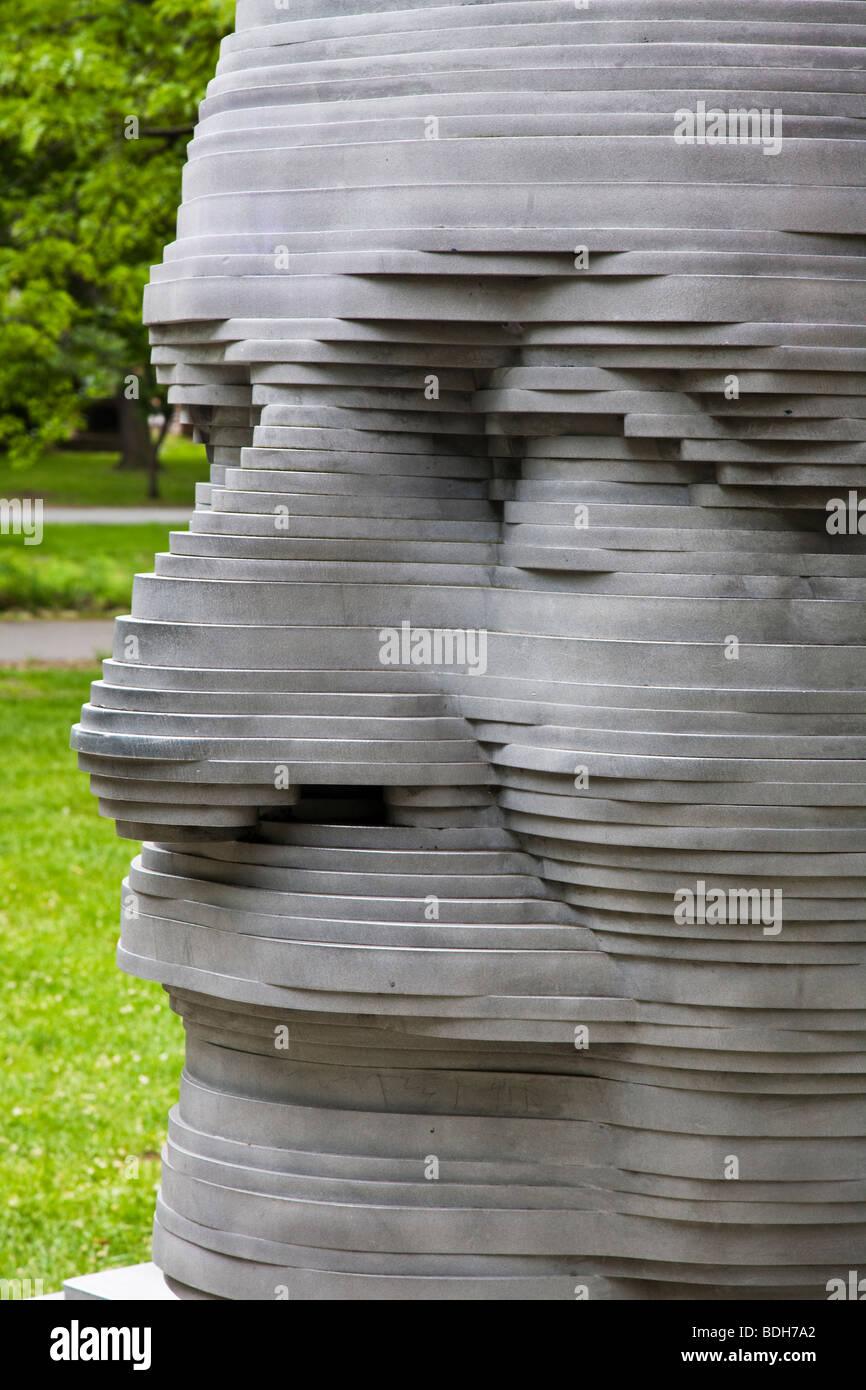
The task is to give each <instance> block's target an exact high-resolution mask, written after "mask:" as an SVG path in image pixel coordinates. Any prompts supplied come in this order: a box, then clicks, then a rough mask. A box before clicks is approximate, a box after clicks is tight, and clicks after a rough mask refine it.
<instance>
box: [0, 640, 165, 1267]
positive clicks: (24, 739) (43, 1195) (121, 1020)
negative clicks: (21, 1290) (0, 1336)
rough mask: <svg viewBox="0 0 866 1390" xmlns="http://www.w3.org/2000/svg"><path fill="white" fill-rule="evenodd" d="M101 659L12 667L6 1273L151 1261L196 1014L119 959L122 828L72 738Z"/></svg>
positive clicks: (7, 675) (7, 679)
mask: <svg viewBox="0 0 866 1390" xmlns="http://www.w3.org/2000/svg"><path fill="white" fill-rule="evenodd" d="M98 674H99V672H98V670H95V669H91V668H89V667H88V668H87V669H82V668H78V669H76V668H68V667H67V668H63V669H58V670H44V669H36V668H32V667H29V668H23V669H18V670H4V671H0V746H2V748H3V758H4V774H5V775H4V784H5V786H4V803H5V804H4V808H3V815H2V819H0V909H2V910H0V943H2V945H0V990H2V997H3V1006H4V1007H3V1044H2V1048H3V1101H4V1103H3V1107H2V1113H0V1278H3V1279H13V1278H21V1279H25V1278H29V1279H31V1280H35V1279H41V1280H43V1283H44V1292H45V1293H49V1292H52V1291H54V1290H56V1289H58V1288H59V1287H60V1283H61V1281H62V1279H63V1278H65V1277H69V1276H70V1275H73V1274H83V1273H87V1272H89V1271H92V1270H96V1269H104V1268H108V1267H110V1266H119V1265H126V1264H135V1263H138V1262H139V1261H141V1260H146V1259H149V1258H150V1255H149V1249H150V1245H149V1242H150V1226H151V1220H152V1215H153V1205H154V1193H155V1189H156V1185H157V1180H158V1170H159V1162H158V1157H157V1155H158V1153H159V1150H160V1148H161V1145H162V1142H163V1139H164V1134H165V1124H166V1114H167V1111H168V1108H169V1106H170V1105H171V1104H172V1103H173V1102H174V1101H175V1100H176V1099H177V1087H178V1078H179V1075H180V1067H181V1062H182V1053H183V1049H182V1027H181V1024H180V1020H179V1019H177V1018H176V1017H175V1016H174V1015H173V1014H172V1013H171V1012H170V1010H169V1007H168V1000H167V997H166V995H165V994H164V992H163V991H162V989H161V988H160V987H159V986H158V985H151V984H145V983H143V982H141V981H138V980H133V979H131V978H130V977H129V976H127V975H123V974H121V973H120V972H119V971H118V970H117V968H116V966H115V964H114V951H115V944H116V940H117V936H118V932H119V914H120V906H119V904H120V882H121V878H122V876H123V874H124V872H125V870H126V868H127V866H128V863H129V860H130V859H131V857H132V855H133V853H134V852H137V849H138V846H136V845H132V844H131V843H129V842H128V841H125V840H118V839H117V837H116V836H115V834H114V828H113V825H112V824H111V822H110V821H105V820H103V819H102V818H101V817H100V816H99V815H98V814H97V809H96V802H95V800H94V798H93V797H92V796H91V795H90V793H89V791H88V786H87V777H86V776H85V775H84V774H83V773H80V772H79V771H78V770H77V768H76V761H75V756H74V754H73V753H71V752H70V751H69V748H68V741H69V726H70V724H71V723H73V721H74V720H75V719H76V718H77V716H78V711H79V707H80V705H81V703H82V701H83V700H85V699H86V698H87V694H88V689H89V683H90V681H91V679H93V678H94V677H96V676H97V675H98Z"/></svg>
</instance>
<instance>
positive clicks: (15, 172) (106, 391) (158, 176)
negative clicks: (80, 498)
mask: <svg viewBox="0 0 866 1390" xmlns="http://www.w3.org/2000/svg"><path fill="white" fill-rule="evenodd" d="M233 15H234V3H233V0H66V2H65V3H64V4H62V5H59V4H57V3H55V0H27V3H26V4H22V3H21V0H0V26H2V31H3V34H4V57H3V67H2V70H0V160H2V164H3V168H4V185H3V188H2V191H0V449H2V448H5V449H6V450H8V453H9V457H10V459H11V460H12V461H13V462H14V463H27V462H30V461H32V460H33V459H35V458H36V457H38V456H39V454H40V453H41V452H42V451H43V450H44V448H45V447H46V445H50V444H52V443H55V442H57V441H58V440H60V439H63V438H65V437H67V436H68V434H69V433H70V432H71V430H72V429H73V428H74V427H75V426H76V425H77V424H79V423H80V419H81V404H82V400H83V399H85V398H87V397H96V396H104V395H110V394H113V393H114V391H116V390H117V389H118V388H119V387H120V385H121V384H122V382H123V379H124V377H125V376H126V375H127V374H129V373H135V374H138V375H139V376H140V377H141V395H142V398H143V401H144V402H145V403H146V402H147V400H148V399H150V398H152V397H153V396H154V395H155V394H156V386H155V379H154V377H153V374H152V372H151V369H150V367H149V365H148V354H147V338H146V334H145V332H144V330H143V329H142V327H141V323H140V314H141V294H142V288H143V286H144V284H145V281H146V279H147V274H148V269H149V266H150V265H151V264H152V263H154V262H155V261H157V260H159V259H160V257H161V253H162V248H163V246H164V245H165V243H166V242H168V241H170V240H171V239H172V237H173V235H174V226H175V216H176V209H177V204H178V202H179V197H180V176H181V169H182V166H183V161H184V157H185V151H186V145H187V143H188V141H189V139H190V136H191V133H192V127H193V125H194V122H195V117H196V111H197V107H198V103H199V101H200V100H201V99H202V97H203V96H204V92H205V87H206V85H207V82H208V79H209V78H210V76H211V75H212V72H213V69H214V66H215V63H216V57H217V51H218V45H219V40H220V38H221V36H222V35H223V34H225V33H227V32H228V31H229V30H230V29H231V25H232V20H233ZM131 116H134V117H136V118H137V120H138V122H139V138H138V139H126V138H125V134H124V132H125V129H128V127H127V125H126V122H127V118H128V117H131Z"/></svg>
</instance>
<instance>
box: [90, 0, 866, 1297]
mask: <svg viewBox="0 0 866 1390" xmlns="http://www.w3.org/2000/svg"><path fill="white" fill-rule="evenodd" d="M861 20H862V7H861V6H860V5H858V4H856V3H852V0H840V3H836V2H835V0H826V3H825V2H824V0H590V3H589V4H588V5H582V4H580V3H578V4H575V3H574V0H514V2H513V3H486V0H478V2H477V3H471V4H465V3H464V4H447V3H442V4H439V3H424V0H401V2H400V3H398V0H373V3H361V0H293V3H292V5H291V8H290V10H287V9H285V8H283V7H281V6H279V5H275V4H274V3H273V0H240V3H239V4H238V15H237V31H236V33H234V34H233V35H232V36H231V37H229V38H227V39H226V40H225V42H224V45H223V49H222V56H221V59H220V64H219V69H218V72H217V75H216V77H215V78H214V80H213V82H212V84H211V86H210V88H209V89H208V93H207V96H206V98H205V100H204V102H203V105H202V108H201V117H200V123H199V125H198V128H197V131H196V135H195V138H194V140H193V142H192V144H191V146H190V151H189V161H188V164H187V168H186V174H185V187H184V201H183V205H182V207H181V210H180V216H179V223H178V238H177V241H176V242H175V243H174V244H173V245H172V246H170V247H169V248H168V250H167V251H166V255H165V260H164V263H163V264H162V265H161V266H160V267H158V268H156V269H155V270H154V273H153V278H152V283H151V285H150V287H149V289H148V292H147V300H146V315H147V320H148V322H149V323H150V324H151V328H152V338H153V343H154V357H155V361H156V362H157V364H158V366H159V368H160V372H161V374H162V377H163V379H164V380H165V381H166V382H168V383H170V384H171V398H172V399H173V400H174V401H176V402H178V403H180V404H182V406H183V407H184V409H185V410H186V412H187V414H188V416H189V418H190V419H191V420H192V421H193V422H194V423H195V425H196V428H197V430H198V433H199V436H200V438H202V439H203V440H204V441H205V442H206V443H207V445H208V451H209V457H210V459H211V464H212V466H211V479H210V482H209V483H208V484H203V485H201V486H200V488H199V494H198V500H197V504H196V509H195V512H194V515H193V517H192V520H191V524H190V528H189V531H188V533H187V532H182V533H181V532H179V533H176V534H174V535H173V536H172V540H171V550H170V553H168V554H164V555H159V556H157V559H156V566H155V572H154V574H152V575H145V576H138V577H137V579H136V584H135V591H134V598H133V605H132V615H131V616H130V617H127V618H123V619H120V620H118V623H117V635H116V645H115V652H114V656H113V659H112V660H110V661H108V662H107V663H106V665H105V670H104V678H103V680H102V681H99V682H97V683H96V684H95V685H94V687H93V693H92V699H91V703H90V704H89V705H87V706H86V707H85V710H84V713H83V716H82V721H81V724H80V725H79V726H77V727H76V731H75V734H74V745H75V747H77V748H78V750H79V754H80V762H81V766H82V767H83V768H84V769H85V770H86V771H87V772H89V773H90V774H91V776H92V780H93V790H94V792H95V793H96V794H97V795H98V797H99V799H100V809H101V810H102V812H103V814H105V815H107V816H110V817H113V818H114V819H115V820H116V821H117V825H118V831H119V833H120V834H122V835H125V836H127V837H128V838H131V839H141V840H144V841H146V843H145V845H144V848H143V851H142V854H141V856H140V858H138V859H136V860H135V861H134V863H133V866H132V869H131V872H130V877H129V881H128V884H127V886H126V888H125V891H124V898H123V902H124V920H123V930H122V940H121V948H120V962H121V965H122V966H123V967H124V968H125V969H127V970H129V971H131V972H132V973H134V974H136V975H139V976H142V977H144V978H147V979H155V980H159V981H161V982H162V983H163V984H164V985H165V986H166V988H167V989H168V990H169V993H170V995H171V1002H172V1006H173V1007H174V1008H175V1009H176V1010H177V1011H178V1012H179V1013H181V1014H182V1016H183V1018H184V1022H185V1025H186V1030H187V1062H186V1068H185V1071H184V1076H183V1080H182V1084H181V1096H180V1103H179V1105H178V1107H177V1108H176V1109H175V1110H174V1111H173V1112H172V1117H171V1127H170V1132H169V1138H168V1146H167V1150H166V1156H165V1165H164V1176H163V1186H162V1192H161V1196H160V1199H159V1205H158V1209H157V1216H156V1228H155V1231H156V1234H155V1245H154V1257H155V1259H156V1261H157V1262H158V1263H159V1265H160V1266H161V1268H163V1269H164V1270H165V1271H166V1273H167V1275H168V1276H169V1277H170V1278H171V1280H172V1281H173V1282H174V1283H175V1286H176V1287H177V1288H179V1289H180V1290H181V1291H182V1292H183V1293H184V1294H185V1296H188V1297H208V1298H234V1299H264V1298H283V1297H290V1298H300V1299H435V1298H452V1299H470V1300H471V1299H556V1298H567V1299H573V1298H575V1297H578V1298H583V1297H589V1298H614V1299H630V1298H638V1299H677V1298H708V1299H709V1298H722V1299H727V1298H738V1297H754V1298H760V1299H777V1298H796V1299H823V1298H826V1297H827V1296H828V1288H830V1289H832V1288H833V1287H835V1286H834V1285H832V1284H831V1283H830V1281H832V1280H834V1279H838V1278H842V1279H845V1278H847V1272H848V1271H849V1270H850V1269H857V1268H860V1269H862V1268H864V1261H866V1177H864V1159H866V1114H864V1077H863V1072H864V1065H863V1059H864V1035H866V998H864V983H863V981H864V973H863V965H864V939H866V928H864V911H863V900H864V895H863V887H864V873H866V846H864V826H866V761H864V754H866V733H864V723H863V715H864V710H866V661H864V638H866V621H864V613H866V609H864V603H863V599H864V596H866V541H864V536H863V534H862V532H863V531H866V519H864V520H863V524H862V528H861V527H860V525H859V524H858V518H859V517H860V512H859V510H858V508H859V501H858V491H857V490H858V489H864V488H866V330H864V328H863V322H864V306H866V294H864V274H866V256H864V248H866V242H864V192H863V187H862V185H863V182H864V178H863V170H864V151H863V144H862V130H863V116H864V114H866V112H864V102H863V88H864V76H863V50H864V40H866V24H864V23H862V22H861ZM864 495H866V494H864ZM863 510H864V512H866V503H864V508H863Z"/></svg>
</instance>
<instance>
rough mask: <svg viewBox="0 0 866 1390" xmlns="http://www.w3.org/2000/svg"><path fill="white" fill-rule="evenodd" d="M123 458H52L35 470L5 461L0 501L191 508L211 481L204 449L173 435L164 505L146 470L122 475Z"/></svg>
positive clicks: (163, 457) (0, 467)
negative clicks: (200, 486)
mask: <svg viewBox="0 0 866 1390" xmlns="http://www.w3.org/2000/svg"><path fill="white" fill-rule="evenodd" d="M117 458H118V456H117V454H79V453H73V452H71V451H68V450H61V451H58V452H56V453H51V454H46V456H45V458H44V459H41V460H40V462H39V463H36V464H33V466H32V467H30V468H10V467H9V465H8V463H6V462H5V460H4V459H2V458H0V497H41V498H42V500H43V502H44V503H45V505H46V506H52V507H88V506H89V507H136V506H137V507H154V506H168V507H189V508H190V510H192V506H193V502H194V499H195V485H196V483H197V482H201V481H202V479H206V478H207V476H208V463H207V456H206V454H205V450H204V445H202V444H193V443H192V442H191V441H190V440H188V439H183V438H182V437H180V436H178V435H172V436H171V437H170V438H169V439H167V440H166V441H165V443H164V445H163V447H162V451H161V454H160V461H161V463H162V469H161V471H160V475H159V492H160V497H159V501H158V502H151V501H150V500H149V499H148V496H147V476H146V474H145V473H144V471H143V470H138V469H131V470H125V471H124V472H122V473H121V472H119V471H117V470H116V468H115V464H116V463H117Z"/></svg>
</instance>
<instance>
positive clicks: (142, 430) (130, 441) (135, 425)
mask: <svg viewBox="0 0 866 1390" xmlns="http://www.w3.org/2000/svg"><path fill="white" fill-rule="evenodd" d="M117 423H118V427H119V430H120V460H119V462H118V465H117V466H118V468H148V469H149V468H151V467H152V466H153V445H152V444H151V441H150V430H149V428H148V424H147V419H146V417H145V415H144V413H143V411H142V409H141V406H140V405H139V403H138V401H129V400H127V399H126V396H125V395H124V393H123V391H122V390H121V391H119V392H118V394H117Z"/></svg>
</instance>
